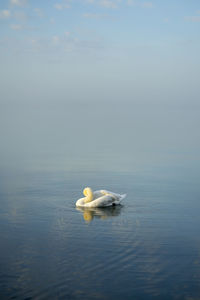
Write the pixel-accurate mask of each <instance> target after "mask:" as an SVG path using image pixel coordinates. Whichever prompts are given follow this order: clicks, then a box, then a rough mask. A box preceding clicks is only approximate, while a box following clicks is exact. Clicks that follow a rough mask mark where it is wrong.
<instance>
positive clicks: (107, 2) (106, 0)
mask: <svg viewBox="0 0 200 300" xmlns="http://www.w3.org/2000/svg"><path fill="white" fill-rule="evenodd" d="M116 2H120V1H111V0H100V1H99V5H100V6H103V7H105V8H117V7H118V5H117V3H116Z"/></svg>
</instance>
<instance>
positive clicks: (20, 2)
mask: <svg viewBox="0 0 200 300" xmlns="http://www.w3.org/2000/svg"><path fill="white" fill-rule="evenodd" d="M10 3H11V4H12V5H15V6H21V7H22V6H25V5H26V4H27V0H10Z"/></svg>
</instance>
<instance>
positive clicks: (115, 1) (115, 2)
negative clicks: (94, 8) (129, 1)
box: [84, 0, 122, 9]
mask: <svg viewBox="0 0 200 300" xmlns="http://www.w3.org/2000/svg"><path fill="white" fill-rule="evenodd" d="M84 2H85V3H86V4H93V5H98V6H101V7H104V8H111V9H115V8H118V6H119V4H120V3H121V2H122V0H84Z"/></svg>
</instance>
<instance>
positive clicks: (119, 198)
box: [100, 190, 126, 201]
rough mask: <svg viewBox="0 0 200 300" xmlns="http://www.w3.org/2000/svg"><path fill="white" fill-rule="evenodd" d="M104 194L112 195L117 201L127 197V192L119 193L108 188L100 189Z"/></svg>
mask: <svg viewBox="0 0 200 300" xmlns="http://www.w3.org/2000/svg"><path fill="white" fill-rule="evenodd" d="M100 192H101V193H102V194H103V195H112V196H113V197H114V198H115V199H116V200H117V201H121V200H123V199H124V198H125V197H126V194H123V195H121V194H117V193H113V192H110V191H107V190H101V191H100Z"/></svg>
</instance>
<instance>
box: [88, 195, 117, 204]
mask: <svg viewBox="0 0 200 300" xmlns="http://www.w3.org/2000/svg"><path fill="white" fill-rule="evenodd" d="M115 202H116V200H115V198H114V197H112V195H104V196H101V197H99V198H97V199H95V200H93V201H92V202H88V203H86V205H85V207H106V206H111V205H113V204H115ZM116 204H117V203H116Z"/></svg>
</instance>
